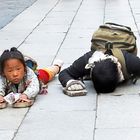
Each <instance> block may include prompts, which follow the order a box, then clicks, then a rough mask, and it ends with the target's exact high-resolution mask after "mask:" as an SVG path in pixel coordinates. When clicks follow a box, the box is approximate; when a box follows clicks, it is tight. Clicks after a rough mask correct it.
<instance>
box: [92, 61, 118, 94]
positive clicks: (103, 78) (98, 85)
mask: <svg viewBox="0 0 140 140" xmlns="http://www.w3.org/2000/svg"><path fill="white" fill-rule="evenodd" d="M91 79H92V81H93V84H94V88H95V90H96V91H97V93H109V92H113V91H114V90H115V88H116V86H117V84H118V70H117V64H115V63H114V62H113V61H112V60H111V59H106V60H103V61H100V62H95V67H94V68H93V69H92V70H91Z"/></svg>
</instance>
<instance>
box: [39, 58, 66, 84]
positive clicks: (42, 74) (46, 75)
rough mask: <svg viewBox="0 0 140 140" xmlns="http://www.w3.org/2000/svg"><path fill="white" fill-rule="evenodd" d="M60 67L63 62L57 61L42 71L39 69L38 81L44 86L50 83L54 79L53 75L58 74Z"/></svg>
mask: <svg viewBox="0 0 140 140" xmlns="http://www.w3.org/2000/svg"><path fill="white" fill-rule="evenodd" d="M62 65H63V61H62V60H59V59H57V60H55V61H54V62H53V65H52V66H50V67H47V68H44V69H39V70H38V78H39V80H40V81H42V82H43V83H44V84H46V83H47V82H49V81H51V80H52V79H53V78H54V77H55V75H56V74H58V73H59V72H60V69H61V67H62Z"/></svg>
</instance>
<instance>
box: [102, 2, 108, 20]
mask: <svg viewBox="0 0 140 140" xmlns="http://www.w3.org/2000/svg"><path fill="white" fill-rule="evenodd" d="M106 3H107V0H105V4H104V15H103V23H104V22H105V13H106Z"/></svg>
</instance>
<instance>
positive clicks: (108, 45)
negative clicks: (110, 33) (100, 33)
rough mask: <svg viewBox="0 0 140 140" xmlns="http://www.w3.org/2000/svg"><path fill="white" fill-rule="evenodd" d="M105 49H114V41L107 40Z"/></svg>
mask: <svg viewBox="0 0 140 140" xmlns="http://www.w3.org/2000/svg"><path fill="white" fill-rule="evenodd" d="M105 49H107V50H111V49H113V43H112V42H106V43H105Z"/></svg>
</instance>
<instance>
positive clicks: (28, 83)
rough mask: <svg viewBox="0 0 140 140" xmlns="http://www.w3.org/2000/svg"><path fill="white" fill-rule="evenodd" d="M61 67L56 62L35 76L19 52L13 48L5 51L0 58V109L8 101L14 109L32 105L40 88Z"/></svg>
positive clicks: (59, 61) (40, 70)
mask: <svg viewBox="0 0 140 140" xmlns="http://www.w3.org/2000/svg"><path fill="white" fill-rule="evenodd" d="M56 62H58V63H56ZM61 66H62V61H61V60H56V61H55V63H54V64H53V65H52V66H50V67H48V68H46V69H38V70H36V72H37V74H36V73H35V72H34V71H33V70H32V69H31V68H29V67H28V66H27V65H26V62H25V59H24V56H23V54H22V53H21V52H20V51H18V50H17V49H16V48H14V47H13V48H11V49H10V50H5V51H4V52H3V53H2V55H1V57H0V74H1V76H0V109H2V108H5V107H7V101H9V100H11V102H10V103H11V104H12V107H16V108H20V107H29V106H31V105H33V103H34V99H35V97H36V96H37V94H38V93H39V92H40V91H41V92H42V90H41V89H42V87H41V86H42V85H46V84H47V83H48V81H50V80H52V79H53V78H54V76H55V75H56V74H57V73H59V71H60V68H61ZM6 100H7V101H6Z"/></svg>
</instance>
